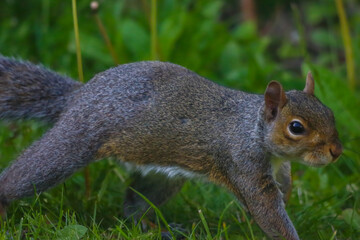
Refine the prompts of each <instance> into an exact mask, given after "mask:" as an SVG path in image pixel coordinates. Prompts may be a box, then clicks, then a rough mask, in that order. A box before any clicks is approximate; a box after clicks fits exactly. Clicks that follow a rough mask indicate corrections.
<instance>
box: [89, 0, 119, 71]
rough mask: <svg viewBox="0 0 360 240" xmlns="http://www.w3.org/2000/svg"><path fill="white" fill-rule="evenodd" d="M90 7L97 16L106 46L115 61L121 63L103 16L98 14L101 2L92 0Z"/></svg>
mask: <svg viewBox="0 0 360 240" xmlns="http://www.w3.org/2000/svg"><path fill="white" fill-rule="evenodd" d="M90 7H91V11H92V13H93V16H94V18H95V22H96V25H97V26H98V28H99V31H100V34H101V36H102V37H103V39H104V41H105V44H106V47H107V48H108V50H109V52H110V55H111V57H112V59H113V61H114V63H115V64H116V65H119V64H120V61H119V57H118V55H117V54H116V51H115V50H114V47H113V45H112V43H111V41H110V38H109V35H108V33H107V31H106V29H105V26H104V24H103V23H102V21H101V18H100V17H99V14H98V9H99V3H98V2H97V1H92V2H91V4H90Z"/></svg>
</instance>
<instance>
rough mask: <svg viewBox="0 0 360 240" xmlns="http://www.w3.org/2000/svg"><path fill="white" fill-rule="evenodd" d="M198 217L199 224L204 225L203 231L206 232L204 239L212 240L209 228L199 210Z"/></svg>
mask: <svg viewBox="0 0 360 240" xmlns="http://www.w3.org/2000/svg"><path fill="white" fill-rule="evenodd" d="M199 215H200V219H201V222H202V224H203V225H204V228H205V231H206V239H208V240H210V239H212V237H211V233H210V229H209V226H208V224H207V222H206V219H205V217H204V214H203V213H202V211H201V210H199Z"/></svg>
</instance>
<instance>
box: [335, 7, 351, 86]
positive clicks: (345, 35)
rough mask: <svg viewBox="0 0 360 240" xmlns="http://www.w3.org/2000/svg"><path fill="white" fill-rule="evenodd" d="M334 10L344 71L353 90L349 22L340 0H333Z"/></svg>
mask: <svg viewBox="0 0 360 240" xmlns="http://www.w3.org/2000/svg"><path fill="white" fill-rule="evenodd" d="M335 4H336V10H337V12H338V15H339V20H340V30H341V36H342V39H343V42H344V48H345V59H346V71H347V76H348V81H349V86H350V89H351V90H352V91H354V90H355V64H354V55H353V52H354V49H353V47H352V42H351V36H350V31H349V24H348V21H347V17H346V13H345V10H344V4H343V1H342V0H335Z"/></svg>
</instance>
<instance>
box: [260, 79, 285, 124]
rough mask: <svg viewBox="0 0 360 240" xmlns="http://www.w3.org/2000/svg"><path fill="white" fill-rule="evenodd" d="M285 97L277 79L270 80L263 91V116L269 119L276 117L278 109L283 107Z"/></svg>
mask: <svg viewBox="0 0 360 240" xmlns="http://www.w3.org/2000/svg"><path fill="white" fill-rule="evenodd" d="M286 102H287V98H286V95H285V92H284V90H283V87H282V86H281V84H280V83H279V82H277V81H271V82H270V83H269V84H268V86H267V88H266V91H265V118H266V120H267V121H271V120H273V119H275V118H276V116H277V114H278V112H279V109H281V108H282V107H284V105H285V103H286Z"/></svg>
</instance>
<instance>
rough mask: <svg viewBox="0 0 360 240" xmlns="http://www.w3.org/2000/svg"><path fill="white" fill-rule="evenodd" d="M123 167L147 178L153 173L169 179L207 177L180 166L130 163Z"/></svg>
mask: <svg viewBox="0 0 360 240" xmlns="http://www.w3.org/2000/svg"><path fill="white" fill-rule="evenodd" d="M123 165H124V166H125V167H126V168H127V169H128V170H129V171H139V172H140V173H141V174H142V175H144V176H146V175H148V174H151V173H161V174H164V175H166V176H167V177H169V178H173V177H186V178H197V179H198V178H199V177H205V176H204V175H202V174H200V173H196V172H192V171H188V170H185V169H183V168H181V167H178V166H171V167H164V166H156V165H152V164H151V165H135V164H131V163H129V162H124V163H123Z"/></svg>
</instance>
